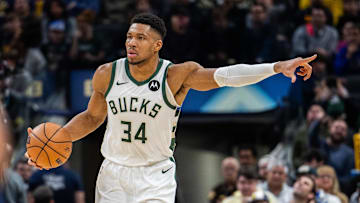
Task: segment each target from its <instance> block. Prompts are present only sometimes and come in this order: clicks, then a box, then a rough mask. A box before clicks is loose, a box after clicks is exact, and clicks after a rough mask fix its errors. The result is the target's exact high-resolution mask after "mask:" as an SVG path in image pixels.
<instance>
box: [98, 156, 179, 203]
mask: <svg viewBox="0 0 360 203" xmlns="http://www.w3.org/2000/svg"><path fill="white" fill-rule="evenodd" d="M175 169H176V165H175V163H174V162H173V161H170V160H169V159H167V160H164V161H161V162H159V163H156V164H154V165H151V166H142V167H127V166H122V165H119V164H116V163H114V162H111V161H109V160H107V159H105V160H104V162H103V163H102V165H101V168H100V170H99V174H98V177H97V181H96V192H95V203H145V202H146V203H160V202H161V203H173V202H175V193H176V181H175Z"/></svg>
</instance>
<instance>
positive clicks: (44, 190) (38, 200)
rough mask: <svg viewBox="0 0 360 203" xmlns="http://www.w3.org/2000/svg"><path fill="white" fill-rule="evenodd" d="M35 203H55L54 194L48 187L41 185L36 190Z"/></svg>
mask: <svg viewBox="0 0 360 203" xmlns="http://www.w3.org/2000/svg"><path fill="white" fill-rule="evenodd" d="M29 203H31V202H29ZM33 203H55V202H54V194H53V192H52V191H51V189H50V188H49V187H48V186H45V185H41V186H39V187H37V188H36V189H35V190H34V202H33Z"/></svg>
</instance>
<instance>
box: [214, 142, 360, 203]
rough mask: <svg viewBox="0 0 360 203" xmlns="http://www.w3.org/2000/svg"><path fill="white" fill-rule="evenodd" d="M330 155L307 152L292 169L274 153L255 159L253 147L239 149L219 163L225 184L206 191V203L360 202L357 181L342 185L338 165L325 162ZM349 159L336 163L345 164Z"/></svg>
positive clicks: (315, 150) (318, 151)
mask: <svg viewBox="0 0 360 203" xmlns="http://www.w3.org/2000/svg"><path fill="white" fill-rule="evenodd" d="M330 156H331V155H326V154H323V153H322V152H321V150H319V149H311V150H308V151H307V153H306V154H305V155H304V157H303V159H302V161H301V165H300V166H299V167H297V168H296V169H293V170H292V169H291V167H289V166H288V163H287V162H286V160H284V159H281V158H279V157H278V156H277V153H276V152H274V151H273V152H271V153H269V154H265V155H263V156H261V157H260V158H259V159H257V153H256V149H255V148H254V147H253V146H242V147H241V148H240V149H239V151H238V156H237V157H227V158H225V159H224V160H223V161H222V164H221V171H222V175H223V179H224V181H223V182H222V183H220V184H219V185H216V186H215V187H214V188H213V189H212V190H211V191H210V192H209V194H208V198H209V202H210V203H359V202H360V195H359V192H360V184H359V183H360V182H358V183H357V184H355V183H356V182H357V181H359V178H355V177H354V178H353V180H350V179H347V180H346V181H347V182H345V183H344V182H342V181H344V179H346V178H347V177H344V175H343V174H341V173H339V171H338V170H339V169H338V168H339V167H338V166H337V164H338V163H337V164H334V163H332V162H328V161H327V160H328V159H330ZM350 158H351V157H349V159H348V160H344V161H343V160H341V159H339V160H338V162H340V163H342V164H346V162H349V161H350V162H351V160H350ZM352 158H353V157H352ZM345 168H346V166H344V167H343V169H344V170H345ZM348 169H349V168H348ZM348 169H347V170H348ZM341 182H342V183H343V184H341ZM341 185H343V186H344V187H342V186H341ZM344 188H346V189H345V190H344Z"/></svg>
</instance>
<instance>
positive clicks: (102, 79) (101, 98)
mask: <svg viewBox="0 0 360 203" xmlns="http://www.w3.org/2000/svg"><path fill="white" fill-rule="evenodd" d="M110 71H111V68H110V67H109V65H108V64H106V65H104V66H102V67H100V68H98V69H97V70H96V72H95V74H94V77H93V79H92V86H93V89H94V91H93V93H92V94H91V97H90V101H89V103H88V108H87V113H88V114H89V115H90V116H91V117H93V118H94V119H96V120H102V121H103V120H105V117H106V114H107V108H106V99H105V92H106V90H107V89H108V86H109V84H110V76H111V73H110Z"/></svg>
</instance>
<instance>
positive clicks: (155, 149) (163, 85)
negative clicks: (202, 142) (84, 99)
mask: <svg viewBox="0 0 360 203" xmlns="http://www.w3.org/2000/svg"><path fill="white" fill-rule="evenodd" d="M170 64H171V63H170V62H169V61H167V60H162V59H160V61H159V65H158V67H157V69H156V71H155V73H154V74H153V75H152V76H150V78H148V79H147V80H145V81H142V82H138V81H136V80H135V79H134V78H133V77H132V76H131V74H130V70H129V65H128V62H127V60H126V59H119V60H117V61H116V62H114V63H113V68H112V76H111V81H110V87H109V89H108V91H107V93H106V102H107V111H108V124H107V130H106V133H105V136H104V141H103V144H102V148H101V152H102V153H103V155H104V156H105V158H107V159H109V160H111V161H114V162H116V163H118V164H122V165H127V166H143V165H151V164H153V163H156V162H158V161H162V160H164V159H167V158H169V157H171V156H172V153H173V147H174V146H173V145H174V142H175V140H174V138H175V136H174V135H175V130H176V124H177V120H178V117H179V108H178V106H177V105H176V102H175V99H174V98H173V96H172V93H171V91H170V88H169V87H168V85H167V82H166V73H167V68H168V66H169V65H170Z"/></svg>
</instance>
